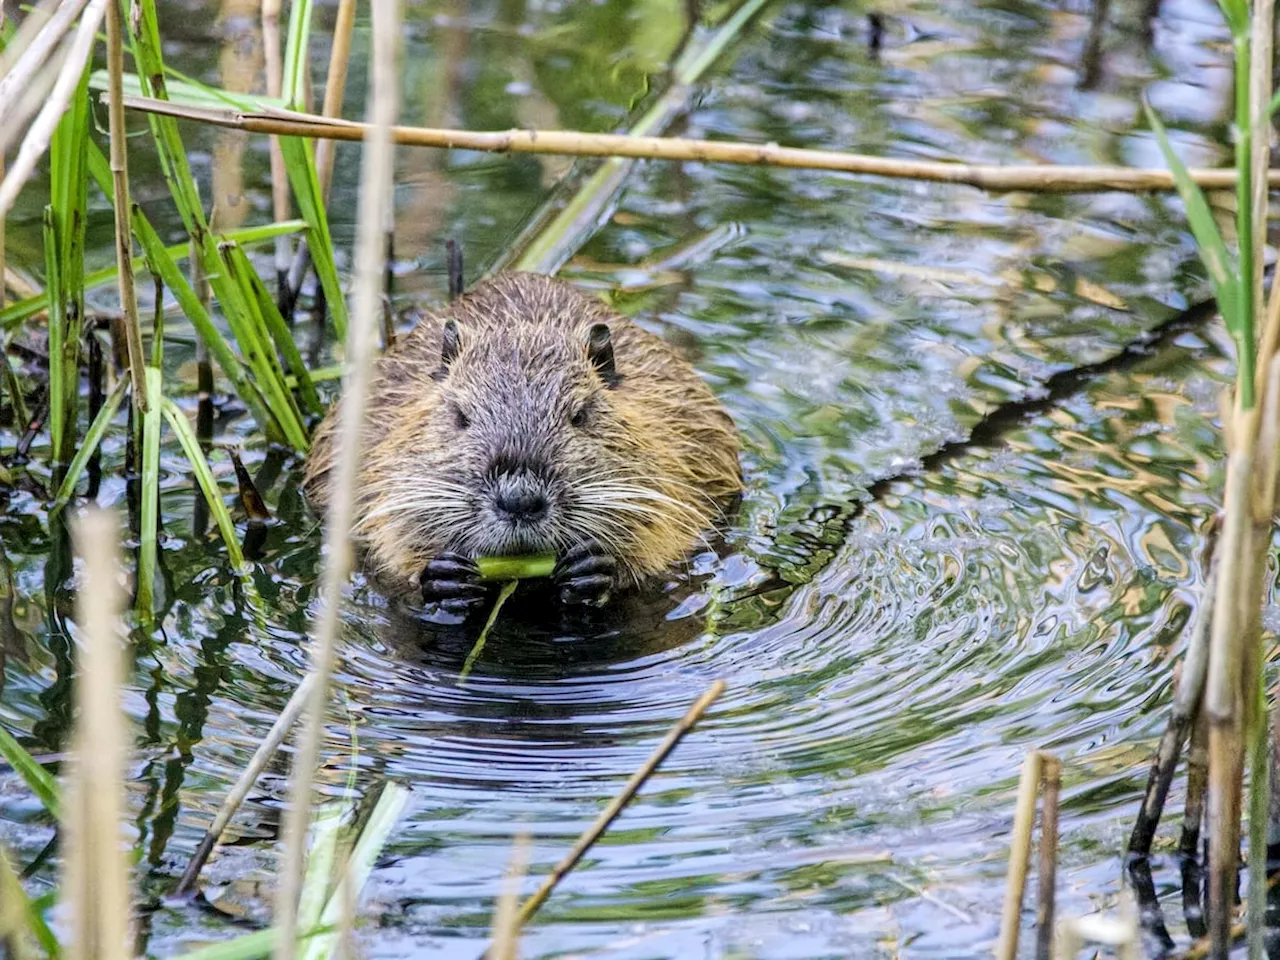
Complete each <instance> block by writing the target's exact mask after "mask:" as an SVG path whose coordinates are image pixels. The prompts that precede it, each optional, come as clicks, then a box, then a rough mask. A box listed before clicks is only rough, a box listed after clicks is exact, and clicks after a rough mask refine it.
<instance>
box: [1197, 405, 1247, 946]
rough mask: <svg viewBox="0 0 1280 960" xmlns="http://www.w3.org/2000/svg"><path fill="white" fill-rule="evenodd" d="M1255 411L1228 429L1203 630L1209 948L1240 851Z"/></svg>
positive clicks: (1217, 942)
mask: <svg viewBox="0 0 1280 960" xmlns="http://www.w3.org/2000/svg"><path fill="white" fill-rule="evenodd" d="M1256 419H1257V414H1256V412H1255V411H1252V410H1238V411H1237V412H1236V413H1235V415H1234V425H1233V426H1232V428H1231V430H1230V435H1231V446H1230V449H1229V452H1228V454H1227V480H1226V494H1225V497H1224V512H1225V520H1224V522H1223V528H1222V542H1221V543H1220V545H1219V547H1218V550H1219V552H1220V553H1221V556H1222V559H1221V561H1220V564H1221V565H1220V567H1219V571H1218V581H1217V583H1218V590H1219V595H1218V599H1217V601H1216V603H1215V608H1214V615H1213V627H1212V633H1211V634H1210V642H1209V643H1210V647H1209V649H1210V653H1209V676H1208V683H1207V687H1206V690H1205V710H1206V711H1207V713H1208V717H1209V793H1208V826H1209V909H1208V924H1209V935H1210V938H1211V939H1212V941H1213V943H1214V952H1215V955H1216V956H1221V957H1225V956H1226V953H1227V950H1228V949H1229V946H1230V936H1231V910H1232V905H1233V904H1234V901H1235V893H1236V870H1237V867H1238V864H1239V859H1240V812H1241V810H1240V807H1241V778H1242V776H1243V772H1244V702H1243V699H1244V698H1243V690H1242V689H1241V686H1242V677H1243V670H1244V666H1245V650H1244V647H1245V643H1246V638H1245V636H1244V629H1245V626H1246V623H1247V622H1248V621H1247V617H1248V614H1247V611H1245V610H1244V609H1242V599H1243V597H1242V595H1241V594H1242V589H1241V588H1242V585H1243V584H1244V583H1245V582H1246V581H1247V580H1248V579H1250V578H1249V574H1248V572H1247V569H1246V565H1247V564H1248V562H1249V557H1248V551H1249V541H1250V523H1249V502H1248V501H1249V492H1250V474H1251V472H1252V469H1253V444H1254V440H1255V439H1256V433H1255V431H1254V423H1255V421H1256Z"/></svg>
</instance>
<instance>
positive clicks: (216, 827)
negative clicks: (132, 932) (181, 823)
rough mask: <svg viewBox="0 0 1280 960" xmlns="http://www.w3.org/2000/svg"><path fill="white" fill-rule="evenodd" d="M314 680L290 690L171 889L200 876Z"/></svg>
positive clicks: (180, 891) (185, 889)
mask: <svg viewBox="0 0 1280 960" xmlns="http://www.w3.org/2000/svg"><path fill="white" fill-rule="evenodd" d="M315 682H316V678H315V676H314V675H312V674H309V675H307V676H306V677H304V678H303V680H302V682H301V683H300V684H298V688H297V689H296V690H294V691H293V696H291V697H290V698H289V702H288V703H286V704H285V705H284V709H283V710H281V711H280V715H279V716H278V717H276V720H275V723H273V724H272V725H271V729H270V730H268V731H267V735H266V737H265V738H263V741H262V743H260V744H259V745H258V749H257V750H255V751H254V752H253V756H252V757H251V758H250V759H249V763H248V765H247V766H246V767H245V768H244V770H242V771H241V772H240V776H239V777H238V778H237V779H236V782H235V785H234V786H232V788H231V791H230V792H229V793H228V794H227V798H226V799H225V800H223V801H222V806H221V807H220V808H219V810H218V813H217V815H216V816H215V817H214V818H213V823H211V824H209V829H208V830H207V831H205V835H204V836H203V837H201V838H200V845H199V846H197V847H196V852H195V853H194V854H192V855H191V862H190V863H188V864H187V869H186V871H185V872H184V873H183V874H182V879H181V880H180V881H179V882H178V886H177V888H176V889H175V890H174V893H175V894H176V895H178V896H185V895H187V894H189V893H192V892H194V890H195V888H196V881H197V880H198V879H199V878H200V871H201V870H202V869H203V868H204V865H205V862H206V861H207V860H208V859H209V854H211V853H212V852H213V848H214V847H215V846H217V844H218V840H219V839H220V838H221V837H222V831H223V830H225V829H227V824H228V823H230V822H231V818H232V817H234V816H235V815H236V811H237V810H239V809H240V804H242V803H244V798H245V797H247V796H248V795H249V791H250V790H251V789H253V785H254V784H255V783H256V782H257V780H258V777H259V776H260V775H261V774H262V771H263V770H265V769H266V767H267V764H268V763H270V762H271V758H272V757H274V756H275V755H276V752H277V751H278V750H279V749H280V744H282V743H283V742H284V738H285V737H286V736H287V735H288V733H289V730H290V729H291V728H292V727H293V725H294V723H295V722H296V721H297V719H298V716H299V715H300V714H301V713H302V708H303V707H304V706H305V705H306V703H307V698H308V697H309V696H310V694H311V690H312V688H313V687H314V685H315Z"/></svg>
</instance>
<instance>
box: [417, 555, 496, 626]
mask: <svg viewBox="0 0 1280 960" xmlns="http://www.w3.org/2000/svg"><path fill="white" fill-rule="evenodd" d="M418 582H419V583H421V584H422V600H423V602H424V603H434V604H438V605H439V606H440V607H441V608H443V609H445V610H448V611H449V612H450V613H469V612H470V611H471V610H473V609H474V608H476V607H477V606H479V605H480V604H481V603H482V602H483V601H484V598H485V595H486V594H488V592H489V588H488V586H487V585H486V584H484V583H481V582H480V568H479V567H477V566H476V564H475V561H474V560H472V559H471V558H469V557H464V556H463V555H462V554H460V553H442V554H440V556H438V557H436V558H435V559H434V560H432V561H431V562H430V563H428V564H427V565H426V567H424V568H423V570H422V576H420V577H419V578H418Z"/></svg>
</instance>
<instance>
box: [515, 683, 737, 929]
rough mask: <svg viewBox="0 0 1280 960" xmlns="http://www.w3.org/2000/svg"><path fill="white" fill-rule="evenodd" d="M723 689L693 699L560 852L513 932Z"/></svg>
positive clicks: (523, 908)
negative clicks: (620, 785) (648, 753)
mask: <svg viewBox="0 0 1280 960" xmlns="http://www.w3.org/2000/svg"><path fill="white" fill-rule="evenodd" d="M723 692H724V681H723V680H717V681H715V683H713V684H711V686H710V687H708V688H707V692H706V693H704V694H703V695H702V696H700V697H699V698H698V699H697V700H696V701H694V704H693V706H691V707H690V708H689V710H688V712H687V713H685V715H684V716H683V717H681V718H680V719H679V720H677V721H676V723H675V726H673V727H672V728H671V729H670V730H669V731H668V732H667V735H666V736H665V737H663V738H662V742H661V743H659V744H658V746H657V748H656V749H654V751H653V753H651V754H650V755H649V759H648V760H646V761H645V762H644V763H643V764H641V765H640V769H638V770H637V771H636V772H635V773H633V774H632V775H631V779H629V780H628V781H627V782H626V784H624V785H623V787H622V789H621V790H620V791H619V792H618V795H617V796H616V797H614V798H613V799H612V800H610V801H609V805H608V806H607V807H605V808H604V809H603V810H602V811H600V815H599V816H598V817H596V819H595V821H594V822H593V823H592V824H591V826H589V827H587V829H586V830H585V831H583V833H582V836H580V837H579V838H578V839H577V842H575V843H574V845H573V847H572V848H571V849H570V850H569V852H568V853H567V854H565V855H564V858H563V859H562V860H561V861H560V862H559V863H557V864H556V865H555V866H554V867H552V868H551V873H549V874H548V875H547V878H546V879H545V880H543V881H542V884H541V885H540V886H539V887H538V889H537V890H536V891H534V893H533V895H532V896H531V897H529V899H528V900H526V901H525V902H524V903H523V904H522V905H521V907H520V913H519V914H518V916H517V918H516V921H517V922H516V931H517V932H519V930H520V929H521V928H523V927H524V925H525V924H527V923H528V922H529V919H530V918H531V917H532V916H533V915H534V914H535V913H537V912H538V908H539V907H541V906H542V904H543V903H545V902H546V899H547V897H549V896H551V891H553V890H554V889H555V888H556V885H557V884H558V883H559V882H560V881H561V880H563V879H564V877H565V875H566V874H567V873H568V872H569V871H570V870H572V869H573V868H574V866H576V865H577V863H578V861H579V860H581V859H582V857H583V855H584V854H586V852H587V851H588V850H590V849H591V847H592V845H593V844H594V843H595V842H596V841H597V840H599V839H600V837H601V836H602V835H603V834H604V832H605V831H606V830H608V829H609V824H611V823H613V821H614V820H615V819H617V816H618V814H620V813H621V812H622V811H623V808H624V807H626V805H627V804H628V803H630V802H631V798H632V797H634V796H635V795H636V793H637V791H639V789H640V788H641V787H642V786H644V783H645V781H646V780H648V779H649V778H650V777H651V776H653V773H654V771H655V770H657V769H658V767H659V766H661V765H662V761H664V760H665V759H667V756H668V755H669V754H670V753H671V751H672V750H674V749H675V748H676V745H677V744H678V743H679V742H680V741H681V739H683V738H684V735H685V734H686V733H688V732H689V731H690V730H692V729H693V726H694V724H696V723H697V722H698V721H699V720H700V719H701V718H702V715H703V714H704V713H706V712H707V708H708V707H710V706H711V704H713V703H715V701H716V698H717V697H719V696H720V694H721V693H723Z"/></svg>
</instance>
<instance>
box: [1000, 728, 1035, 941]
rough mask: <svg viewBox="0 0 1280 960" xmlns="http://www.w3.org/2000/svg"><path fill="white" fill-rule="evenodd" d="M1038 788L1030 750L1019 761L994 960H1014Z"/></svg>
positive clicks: (1033, 754)
mask: <svg viewBox="0 0 1280 960" xmlns="http://www.w3.org/2000/svg"><path fill="white" fill-rule="evenodd" d="M1039 785H1040V753H1039V751H1036V750H1032V751H1031V752H1030V753H1028V754H1027V759H1026V760H1024V761H1023V762H1022V778H1021V779H1020V780H1019V781H1018V801H1017V805H1016V806H1015V808H1014V814H1013V840H1012V843H1011V844H1010V847H1009V874H1008V877H1007V878H1006V885H1005V892H1004V913H1003V915H1002V916H1001V919H1000V939H999V940H998V941H997V942H996V960H1015V958H1016V957H1017V954H1018V933H1019V929H1020V927H1021V923H1020V919H1021V915H1022V897H1023V894H1024V893H1025V891H1026V887H1027V866H1028V864H1029V863H1030V862H1031V831H1032V829H1033V828H1034V827H1035V822H1036V790H1037V788H1038V787H1039Z"/></svg>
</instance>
